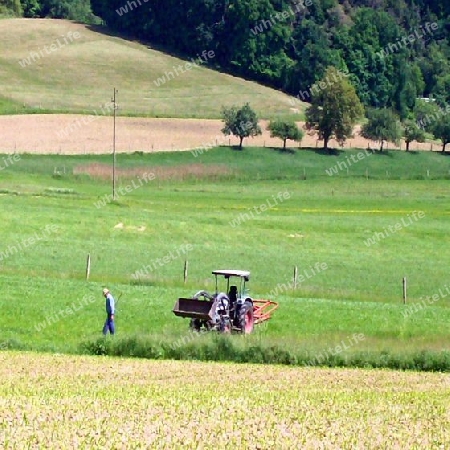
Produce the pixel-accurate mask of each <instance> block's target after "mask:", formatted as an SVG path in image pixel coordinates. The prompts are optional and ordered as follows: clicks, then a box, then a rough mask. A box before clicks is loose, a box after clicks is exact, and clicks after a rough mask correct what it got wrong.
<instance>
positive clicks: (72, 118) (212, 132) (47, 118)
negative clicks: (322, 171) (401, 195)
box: [0, 114, 439, 154]
mask: <svg viewBox="0 0 450 450" xmlns="http://www.w3.org/2000/svg"><path fill="white" fill-rule="evenodd" d="M222 126H223V123H222V122H221V121H220V120H202V119H146V118H132V117H117V118H116V152H118V153H131V152H134V151H143V152H157V151H171V150H191V149H194V148H196V147H201V146H203V145H210V146H215V145H236V144H238V140H237V139H236V138H235V137H226V136H224V135H223V134H222V133H221V131H220V130H221V128H222ZM260 126H261V129H262V131H263V134H262V136H258V137H255V138H248V139H245V140H244V146H245V145H247V146H261V147H262V146H266V147H281V146H282V142H281V140H279V139H272V138H270V135H269V133H268V132H267V131H266V126H267V122H265V121H261V122H260ZM0 137H1V139H0V153H13V152H17V153H25V152H27V153H39V154H84V153H86V154H88V153H89V154H93V153H97V154H100V153H111V152H112V148H113V119H112V118H111V117H99V116H87V115H86V116H83V115H58V114H54V115H45V114H42V115H39V114H36V115H17V116H0ZM368 144H369V142H368V141H367V140H366V139H363V138H361V137H360V136H357V135H355V138H352V139H349V140H348V141H347V143H346V147H347V148H348V147H353V148H355V147H356V148H367V145H368ZM288 145H290V146H291V147H298V145H299V144H297V143H293V142H289V141H288ZM316 145H318V146H319V147H320V145H321V143H320V142H317V140H316V137H315V136H309V135H307V134H306V135H305V137H304V138H303V140H302V143H301V146H302V147H316ZM330 146H331V147H336V148H338V147H339V146H338V144H337V143H336V142H334V141H332V142H331V143H330ZM370 146H371V147H372V148H376V144H375V143H370ZM387 148H389V149H393V148H395V147H393V146H392V144H389V146H388V147H387ZM401 148H402V149H405V145H404V143H402V147H401ZM416 149H417V150H419V149H420V150H430V149H431V145H430V144H429V143H426V144H417V143H415V142H414V143H413V144H411V150H416ZM432 149H433V150H438V149H439V147H438V146H437V145H436V144H434V145H433V147H432Z"/></svg>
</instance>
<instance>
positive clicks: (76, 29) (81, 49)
mask: <svg viewBox="0 0 450 450" xmlns="http://www.w3.org/2000/svg"><path fill="white" fill-rule="evenodd" d="M75 33H79V35H76V34H75ZM0 35H1V36H2V51H1V53H0V67H1V70H0V111H3V113H20V112H27V111H28V112H30V111H31V112H33V111H44V112H45V111H47V112H56V111H59V112H90V113H92V111H93V110H96V111H98V113H101V107H102V106H103V105H105V103H108V104H110V103H111V102H110V99H111V95H112V92H113V88H114V87H116V88H117V89H118V90H119V95H118V103H119V107H120V110H119V113H120V114H128V115H139V116H151V117H199V118H217V117H219V115H220V109H221V106H222V105H231V104H242V103H243V102H250V104H251V105H252V107H254V109H256V110H257V111H258V113H260V114H261V116H262V117H270V116H272V115H275V114H282V115H285V114H289V113H291V111H290V107H291V105H290V104H289V103H288V97H287V96H286V95H284V94H282V93H280V92H278V91H275V90H272V89H269V88H266V87H263V86H260V85H258V84H256V83H253V82H247V81H245V80H242V79H239V78H236V77H232V76H230V75H225V74H222V73H220V72H215V71H213V70H210V69H206V68H203V67H192V68H191V69H190V70H186V67H185V64H186V62H188V61H182V60H180V59H178V58H175V57H172V56H168V55H166V54H164V53H162V52H160V51H156V50H154V49H151V48H148V47H146V46H145V45H141V44H139V43H136V42H131V41H129V40H125V39H121V38H119V37H115V36H108V35H106V34H102V33H101V32H98V31H95V30H94V29H90V28H89V27H87V26H84V25H80V24H75V23H72V22H69V21H64V20H51V19H48V20H45V19H5V20H1V21H0ZM58 40H59V43H58ZM52 45H53V47H52ZM205 50H208V49H205ZM30 52H35V53H36V54H37V55H38V56H35V58H34V59H35V61H34V62H33V60H32V59H30V60H29V61H30V64H26V63H24V61H23V60H24V59H25V58H29V57H30ZM206 59H208V60H209V61H211V63H212V64H214V58H206ZM20 62H22V63H23V64H24V65H25V67H22V65H21V64H20ZM180 64H181V65H183V70H184V71H185V72H184V73H181V71H180V70H179V69H178V72H179V73H180V74H179V75H178V76H176V73H175V69H174V66H175V67H177V66H179V65H180ZM168 71H172V72H173V73H174V77H173V79H172V77H170V78H171V79H170V80H168V79H167V78H166V79H165V80H166V82H165V83H162V82H160V86H159V87H158V86H157V83H156V84H155V81H156V82H157V80H158V78H160V77H163V76H164V74H165V73H166V72H168ZM296 108H299V106H298V104H297V105H296ZM300 109H301V106H300Z"/></svg>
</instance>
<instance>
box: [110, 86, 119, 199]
mask: <svg viewBox="0 0 450 450" xmlns="http://www.w3.org/2000/svg"><path fill="white" fill-rule="evenodd" d="M117 93H118V90H117V89H116V88H114V95H113V97H112V98H111V102H112V103H113V107H114V122H113V173H112V191H113V200H115V199H116V110H117V103H116V95H117Z"/></svg>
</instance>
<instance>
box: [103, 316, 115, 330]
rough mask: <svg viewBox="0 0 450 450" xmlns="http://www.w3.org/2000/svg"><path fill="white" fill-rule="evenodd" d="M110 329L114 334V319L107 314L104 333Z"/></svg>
mask: <svg viewBox="0 0 450 450" xmlns="http://www.w3.org/2000/svg"><path fill="white" fill-rule="evenodd" d="M108 331H109V332H110V333H111V334H114V319H111V316H110V315H109V314H108V315H107V316H106V320H105V325H103V334H104V335H106V334H107V333H108Z"/></svg>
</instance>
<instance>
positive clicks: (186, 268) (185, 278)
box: [183, 260, 188, 283]
mask: <svg viewBox="0 0 450 450" xmlns="http://www.w3.org/2000/svg"><path fill="white" fill-rule="evenodd" d="M187 276H188V261H187V260H186V261H184V271H183V280H184V282H185V283H186V281H187Z"/></svg>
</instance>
